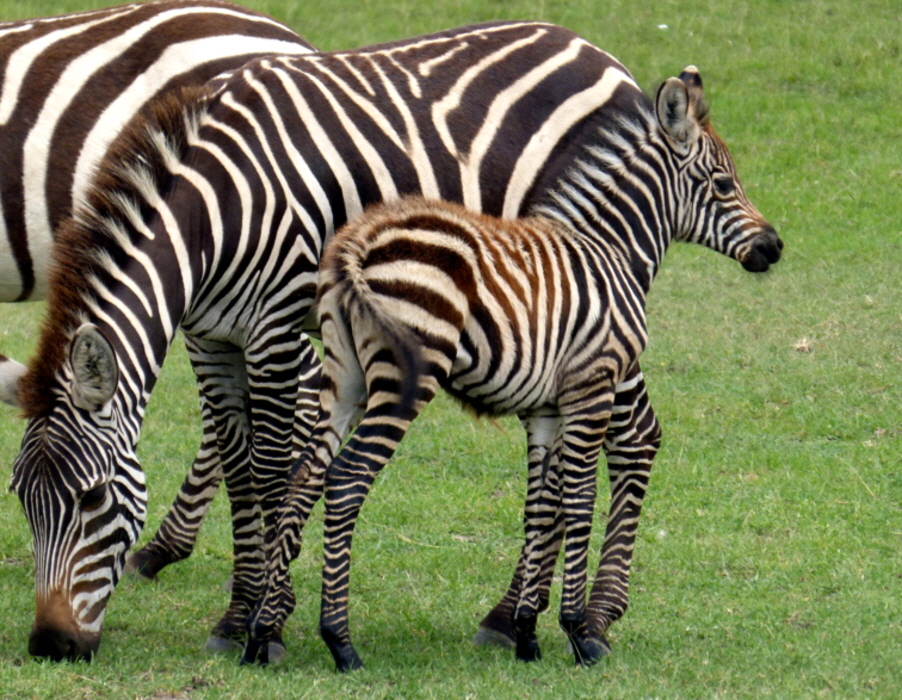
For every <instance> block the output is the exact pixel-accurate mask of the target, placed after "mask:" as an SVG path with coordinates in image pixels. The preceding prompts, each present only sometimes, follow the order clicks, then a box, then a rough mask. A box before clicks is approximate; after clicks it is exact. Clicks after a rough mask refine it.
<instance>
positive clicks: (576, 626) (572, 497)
mask: <svg viewBox="0 0 902 700" xmlns="http://www.w3.org/2000/svg"><path fill="white" fill-rule="evenodd" d="M570 394H571V395H573V396H574V404H575V405H574V406H573V408H569V407H568V406H567V405H566V404H565V405H564V406H563V413H564V436H563V445H562V447H561V476H562V486H561V507H562V510H563V515H564V528H565V541H564V584H563V589H562V592H561V612H560V618H559V619H560V624H561V627H562V629H563V630H564V632H565V633H566V634H567V637H568V639H569V640H570V643H571V645H572V647H573V650H574V655H575V657H576V663H577V664H582V665H591V664H594V663H595V662H596V661H597V660H598V659H599V658H601V656H603V655H604V654H605V652H606V645H605V643H604V640H602V639H600V638H599V637H598V636H597V635H595V634H594V631H593V629H592V628H591V627H590V625H589V618H588V615H587V610H586V570H587V560H588V550H589V537H590V535H591V534H592V517H593V511H594V507H595V496H596V491H597V486H596V474H597V465H598V458H599V456H600V453H601V448H602V444H603V441H604V435H605V431H606V430H607V427H608V422H609V420H610V416H611V407H612V404H613V398H614V391H613V387H611V388H610V389H608V388H606V387H605V386H603V385H601V386H599V384H594V385H592V386H588V385H580V386H579V387H578V388H577V389H575V390H571V392H570Z"/></svg>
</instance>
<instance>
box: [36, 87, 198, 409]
mask: <svg viewBox="0 0 902 700" xmlns="http://www.w3.org/2000/svg"><path fill="white" fill-rule="evenodd" d="M212 94H213V92H212V91H211V90H210V89H209V88H207V87H191V88H182V89H181V90H177V91H172V92H169V93H166V94H165V95H163V96H161V97H157V98H155V99H153V100H152V101H151V102H150V103H148V105H147V106H146V108H145V109H144V110H143V111H142V112H141V114H139V115H138V116H137V117H135V119H134V120H132V122H131V123H130V124H129V125H128V127H126V129H125V130H124V131H123V132H122V133H121V134H120V135H119V136H118V137H117V139H116V141H114V142H113V144H112V145H111V146H110V149H109V151H108V152H107V154H106V156H105V157H104V159H103V161H102V162H101V164H100V165H99V166H98V170H97V173H96V176H95V180H94V184H93V186H92V187H91V189H90V190H89V191H88V193H87V195H86V199H85V202H84V204H83V206H81V207H80V208H79V209H78V210H77V211H76V212H75V213H74V214H73V215H72V216H71V217H69V218H67V219H66V220H64V221H63V222H62V223H61V224H60V225H59V227H57V229H56V233H55V236H54V246H53V254H52V263H51V268H50V272H49V276H48V284H49V290H48V295H47V309H46V312H45V314H44V319H43V322H42V325H41V333H40V339H39V341H38V346H37V350H36V353H35V356H34V357H33V358H32V360H31V362H30V366H29V369H28V372H27V373H26V374H25V376H23V378H22V379H21V381H20V383H19V387H20V388H19V402H20V405H21V407H22V410H23V412H24V417H25V418H33V417H36V416H41V415H45V414H46V413H48V412H49V411H50V410H51V409H52V407H53V405H54V403H55V394H56V393H57V392H58V390H59V379H58V375H59V373H60V370H61V369H62V368H63V367H65V363H66V360H67V357H68V352H69V344H70V340H71V337H72V334H73V333H74V332H75V330H76V329H77V328H78V327H79V326H80V325H81V324H82V323H84V321H85V320H86V319H87V317H88V312H89V310H90V308H91V307H92V306H93V305H94V304H95V302H96V299H97V297H98V293H97V291H96V290H97V288H98V286H101V285H102V284H103V280H108V279H110V276H111V270H112V269H113V268H114V267H115V265H116V261H117V260H121V259H122V258H123V256H124V255H125V250H126V248H127V247H130V245H131V242H130V234H129V231H132V230H135V229H137V230H138V231H141V230H143V229H144V228H145V226H146V225H145V224H144V223H143V221H142V213H146V212H147V211H149V209H148V205H147V204H146V203H147V201H148V196H149V195H152V194H153V193H154V192H156V191H159V189H160V188H161V187H162V186H163V185H164V183H165V182H167V181H168V180H169V178H170V177H171V175H170V173H171V167H172V165H173V162H174V161H177V160H178V159H179V158H180V156H181V155H182V154H183V153H184V151H185V150H186V149H187V148H188V146H189V145H190V142H191V139H192V137H193V135H195V134H196V133H197V131H198V129H199V123H200V120H201V118H202V117H203V116H204V114H205V113H206V110H207V105H208V103H209V99H210V97H211V96H212ZM139 235H140V234H139ZM111 340H112V339H111Z"/></svg>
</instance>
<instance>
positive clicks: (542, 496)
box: [474, 415, 564, 661]
mask: <svg viewBox="0 0 902 700" xmlns="http://www.w3.org/2000/svg"><path fill="white" fill-rule="evenodd" d="M522 422H523V427H524V428H525V429H526V439H527V444H528V462H529V472H528V477H527V488H526V505H525V508H524V513H523V526H524V531H525V535H526V537H525V541H524V544H523V548H522V550H521V553H520V559H519V561H518V562H517V569H516V571H515V573H514V577H513V580H512V581H511V584H510V587H509V588H508V590H507V592H506V593H505V594H504V597H503V598H502V599H501V601H500V602H499V603H498V604H497V605H496V606H495V607H494V608H493V609H492V610H491V612H489V614H488V615H486V617H485V618H484V619H483V620H482V622H481V623H480V625H479V631H478V632H477V634H476V638H475V639H474V642H475V643H477V644H500V645H502V646H508V647H512V648H517V658H519V659H521V660H524V661H532V660H536V659H538V658H540V657H541V654H540V652H539V649H538V644H537V642H536V641H535V631H534V630H535V617H536V616H537V615H538V614H539V613H541V612H543V611H545V610H546V609H547V608H548V598H549V592H550V588H551V580H552V577H553V575H554V567H555V563H556V562H557V556H558V552H559V551H560V546H561V541H562V539H563V526H564V522H563V517H562V511H561V507H560V478H559V477H560V474H559V467H560V464H559V462H560V449H561V420H560V417H559V416H556V415H555V416H530V417H526V418H523V419H522ZM528 560H531V561H532V570H531V571H530V573H529V574H528V576H527V579H526V580H533V581H534V585H533V586H532V588H533V590H532V591H529V592H523V591H521V586H522V585H523V581H524V576H526V575H527V574H526V569H527V563H528ZM518 602H519V604H520V615H521V616H523V619H524V621H523V624H522V625H521V627H522V629H521V632H520V634H519V635H518V632H517V629H516V627H515V612H516V611H517V608H518ZM527 611H531V613H532V621H531V622H527V619H528V617H529V615H528V614H527ZM530 629H531V631H530Z"/></svg>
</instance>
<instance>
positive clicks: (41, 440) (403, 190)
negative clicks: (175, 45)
mask: <svg viewBox="0 0 902 700" xmlns="http://www.w3.org/2000/svg"><path fill="white" fill-rule="evenodd" d="M646 103H647V98H645V96H644V95H643V94H642V92H641V90H639V88H638V86H637V85H636V84H635V82H634V81H633V80H632V78H631V77H630V75H629V73H628V72H627V71H626V69H625V68H623V66H621V65H620V64H619V63H618V62H617V61H615V60H614V59H613V58H612V57H611V56H609V55H608V54H607V53H605V52H603V51H601V50H600V49H598V48H597V47H595V46H593V45H591V44H590V43H588V42H586V41H585V40H584V39H581V38H580V37H578V36H577V35H575V34H573V33H572V32H570V31H568V30H565V29H562V28H560V27H555V26H553V25H547V24H540V23H531V22H512V23H493V24H488V25H479V26H474V27H464V28H460V29H455V30H450V31H447V32H442V33H439V34H436V35H432V36H427V37H417V38H414V39H409V40H406V41H400V42H395V43H392V44H384V45H380V46H375V47H371V48H367V49H359V50H355V51H350V52H337V53H323V54H311V55H308V56H298V57H286V58H278V59H275V58H274V59H264V60H259V61H255V62H253V63H251V64H248V65H247V66H245V67H244V68H242V69H241V70H240V71H237V72H236V73H235V74H234V75H233V76H232V77H230V78H229V79H228V80H226V81H223V82H222V83H219V84H217V86H216V89H213V88H210V89H204V90H199V91H197V93H196V94H195V95H194V96H191V95H189V94H182V95H180V96H179V99H174V98H163V99H161V100H158V101H155V103H154V104H153V106H152V110H151V112H152V113H151V114H150V115H149V116H148V119H147V121H146V123H145V124H143V125H140V124H133V125H131V126H130V127H129V129H128V132H127V133H126V134H125V136H124V137H123V138H121V139H120V140H119V142H118V144H117V145H116V146H115V147H114V152H113V153H111V154H110V157H109V158H108V159H107V160H106V162H105V163H104V165H103V167H102V168H101V172H100V175H99V177H98V182H97V183H96V186H95V187H93V188H92V189H91V191H90V193H89V195H88V201H87V204H86V206H85V207H84V208H83V209H82V210H80V211H79V212H78V213H77V215H76V216H75V218H74V219H73V220H72V221H70V222H69V223H68V224H67V225H66V226H64V227H63V229H62V231H61V232H60V236H59V241H58V244H57V250H56V256H57V258H58V261H59V265H58V266H57V267H56V268H55V272H54V275H53V278H52V279H51V284H50V289H51V293H50V298H49V300H48V315H47V318H46V320H45V324H44V329H43V331H42V337H41V341H40V344H39V348H38V352H37V354H36V357H35V360H34V361H33V363H32V365H31V366H30V367H29V371H28V373H27V374H26V375H25V376H24V377H23V378H22V379H21V380H20V382H19V383H20V391H19V392H18V397H19V399H20V400H21V402H22V404H23V408H24V412H25V414H26V416H28V418H29V423H28V426H27V428H26V431H25V436H24V437H23V442H22V449H21V452H20V454H19V456H18V458H17V460H16V463H15V465H14V476H13V486H14V488H15V490H16V492H17V494H18V495H19V497H20V500H21V501H22V504H23V506H24V510H25V514H26V517H27V518H28V521H29V524H30V526H31V528H32V532H33V533H34V536H35V542H36V548H35V551H36V570H37V576H36V587H37V591H38V595H37V606H38V609H37V613H36V622H35V627H34V629H33V630H32V634H31V637H30V640H29V649H30V650H31V652H32V653H34V654H37V655H42V656H50V657H53V658H62V657H65V658H85V657H90V656H91V655H92V654H93V653H94V652H95V651H96V649H97V647H98V645H99V641H100V636H101V629H102V620H103V614H104V611H105V607H106V603H107V601H108V599H109V596H110V594H111V592H112V590H113V589H114V587H115V585H116V582H117V580H118V578H119V575H120V573H121V569H122V565H123V560H124V557H125V551H126V550H127V548H128V547H129V546H130V545H131V544H132V543H134V541H135V539H136V537H137V534H138V531H139V530H140V528H141V526H142V524H143V520H144V514H145V509H146V495H145V490H144V477H143V473H142V471H141V469H140V465H139V464H138V461H137V459H136V457H135V451H134V450H135V443H136V441H137V438H138V435H139V433H140V428H141V423H142V419H143V415H144V409H145V406H146V402H147V400H148V397H149V396H150V393H151V391H152V389H153V385H154V382H155V381H156V377H157V374H158V372H159V368H160V366H161V363H162V361H163V358H164V357H165V354H166V352H167V350H168V347H169V344H170V342H171V340H172V337H173V335H174V333H175V331H176V329H177V328H179V327H181V329H182V330H183V332H184V333H185V335H186V337H187V338H188V342H189V346H190V347H192V348H193V352H192V358H193V360H194V367H195V371H196V372H197V373H198V374H199V376H201V377H202V378H203V380H204V383H205V386H206V387H207V389H208V390H207V391H206V397H207V400H208V406H209V410H210V416H211V419H212V422H213V425H214V427H215V431H216V435H217V444H218V445H219V446H220V447H221V448H222V449H221V450H220V453H221V456H222V469H223V474H224V480H225V484H226V488H227V489H228V491H229V496H230V501H231V504H232V516H233V529H234V532H235V563H234V584H233V587H232V596H231V601H230V604H229V608H228V610H227V611H226V613H225V615H224V616H223V617H222V619H221V620H220V621H219V623H217V625H216V626H215V628H214V630H213V632H212V637H213V639H219V640H238V639H242V638H244V636H245V634H246V628H247V627H246V623H247V617H248V614H249V613H250V611H251V608H252V606H253V605H254V604H255V603H256V602H257V601H258V600H259V598H260V596H261V595H262V592H263V585H264V579H265V573H266V572H265V569H264V564H265V560H264V556H265V549H266V545H267V542H266V541H265V540H264V527H263V523H264V522H265V523H267V524H268V525H270V526H272V525H274V522H275V516H276V510H277V506H278V503H279V502H280V501H281V498H282V496H283V495H284V492H285V489H286V476H287V474H288V472H289V469H290V465H291V463H292V459H291V434H292V429H293V420H294V409H295V405H296V399H297V394H298V392H297V377H298V375H299V372H300V362H301V358H302V357H303V356H304V353H305V352H306V350H307V348H309V343H308V342H307V340H306V337H305V336H304V335H303V333H302V330H303V327H304V320H305V317H306V316H307V313H308V311H309V310H310V308H311V306H312V304H313V301H314V296H315V290H316V284H317V280H318V263H319V257H320V253H321V251H322V248H323V246H324V244H325V242H326V240H328V239H329V238H330V237H331V236H332V234H333V232H334V229H335V227H336V226H340V225H341V224H343V223H344V222H345V221H346V220H347V219H349V218H352V217H353V216H355V215H356V214H359V213H360V212H361V211H362V209H363V207H364V206H366V205H368V204H371V203H374V202H378V201H382V200H390V199H395V198H397V197H398V196H399V195H402V194H409V193H422V194H425V195H428V196H430V197H441V198H443V199H449V200H455V201H459V202H461V203H462V204H464V205H465V206H467V207H468V208H470V209H473V210H477V211H484V212H487V213H491V214H496V215H504V216H507V217H513V216H516V215H518V214H520V213H521V212H522V211H525V210H528V209H530V208H531V207H532V206H533V205H535V204H536V203H538V202H539V201H541V199H542V198H543V196H544V193H545V192H546V191H547V190H548V189H549V188H550V187H553V186H555V185H556V183H558V182H559V180H560V179H561V177H562V176H563V175H564V173H565V172H567V171H568V170H569V168H570V166H572V165H574V164H575V163H576V162H577V157H582V155H583V154H584V152H585V150H586V149H587V148H590V147H592V146H593V144H594V145H595V146H601V145H603V141H599V138H601V137H600V136H599V133H600V132H599V127H601V126H602V125H605V124H608V125H616V124H620V123H621V122H622V123H624V124H627V123H633V120H635V119H641V118H642V115H644V114H646V112H647V109H648V108H647V104H646ZM602 136H603V135H602ZM602 165H604V164H603V163H602ZM605 167H606V166H605ZM574 206H580V204H579V202H576V203H575V204H574ZM587 215H588V214H587ZM317 498H318V495H317ZM314 500H315V499H314ZM44 523H47V524H49V525H51V526H52V527H48V528H44V526H43V524H44ZM266 532H267V533H272V532H273V530H272V529H269V530H266ZM284 582H285V583H284V586H285V589H284V590H283V591H281V592H277V593H276V596H277V597H278V598H279V599H282V600H288V599H289V598H290V597H291V592H290V585H289V583H288V581H287V578H286V579H284ZM502 602H503V601H502ZM274 632H275V633H276V634H278V630H274ZM512 634H513V633H512V632H510V635H512Z"/></svg>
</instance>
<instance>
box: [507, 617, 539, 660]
mask: <svg viewBox="0 0 902 700" xmlns="http://www.w3.org/2000/svg"><path fill="white" fill-rule="evenodd" d="M536 622H537V618H536V616H535V615H522V616H521V617H520V618H519V619H516V620H514V631H515V632H516V635H517V658H518V659H519V660H520V661H538V660H539V659H541V658H542V652H541V651H539V641H538V639H536Z"/></svg>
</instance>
